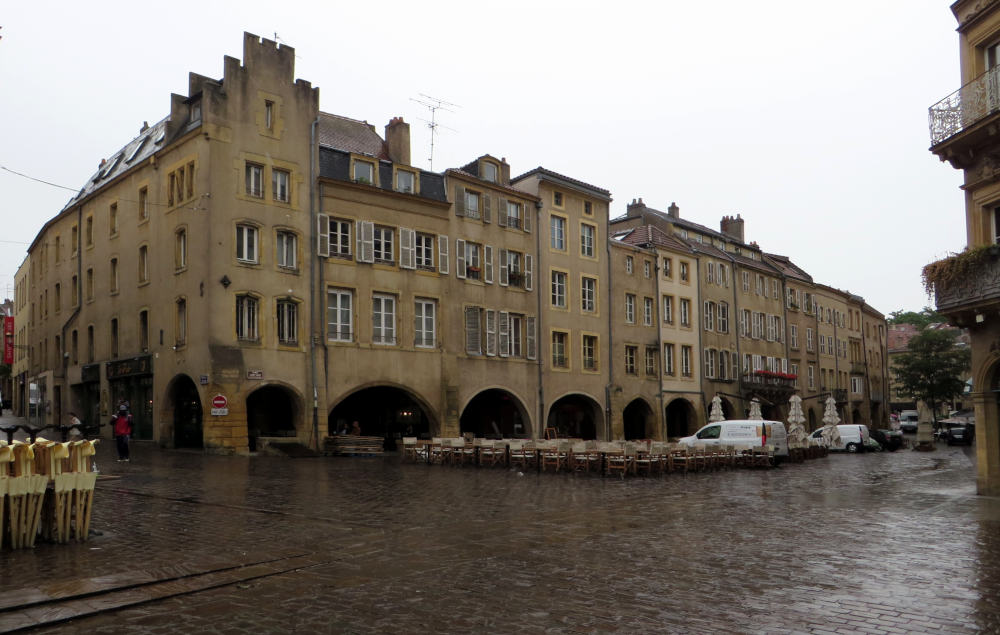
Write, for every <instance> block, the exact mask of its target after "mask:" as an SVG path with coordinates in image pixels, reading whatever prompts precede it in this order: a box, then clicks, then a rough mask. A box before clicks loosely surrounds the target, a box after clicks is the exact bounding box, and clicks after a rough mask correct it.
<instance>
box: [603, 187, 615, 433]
mask: <svg viewBox="0 0 1000 635" xmlns="http://www.w3.org/2000/svg"><path fill="white" fill-rule="evenodd" d="M610 215H611V203H608V216H610ZM604 250H605V251H606V252H607V255H608V257H607V258H606V260H607V261H608V281H607V284H605V285H604V286H605V287H607V288H606V289H605V290H604V291H605V293H606V294H607V297H608V308H607V312H608V356H607V358H606V359H607V360H608V361H607V364H608V385H607V386H605V387H604V440H605V441H611V390H612V387H613V386H614V385H615V358H614V354H615V336H614V332H615V330H614V326H613V324H612V319H611V314H612V313H614V309H613V308H612V307H614V304H613V302H614V299H613V297H612V293H611V286H612V285H611V275H612V273H611V269H612V267H611V227H610V225H608V232H607V234H606V235H605V237H604Z"/></svg>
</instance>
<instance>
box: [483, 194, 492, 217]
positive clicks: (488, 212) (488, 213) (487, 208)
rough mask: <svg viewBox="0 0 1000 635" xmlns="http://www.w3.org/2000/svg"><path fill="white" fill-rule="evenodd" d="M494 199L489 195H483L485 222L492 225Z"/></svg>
mask: <svg viewBox="0 0 1000 635" xmlns="http://www.w3.org/2000/svg"><path fill="white" fill-rule="evenodd" d="M492 201H493V197H492V196H490V195H489V194H483V222H484V223H492V222H493V208H492V205H493V202H492Z"/></svg>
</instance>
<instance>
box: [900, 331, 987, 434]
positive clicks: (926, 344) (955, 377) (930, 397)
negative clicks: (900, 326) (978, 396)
mask: <svg viewBox="0 0 1000 635" xmlns="http://www.w3.org/2000/svg"><path fill="white" fill-rule="evenodd" d="M957 335H958V332H957V331H954V330H946V331H923V332H921V333H918V334H917V335H915V336H913V339H911V340H910V343H909V344H908V345H907V348H908V349H909V352H908V353H903V354H901V355H897V356H896V358H895V359H894V360H893V362H892V372H894V373H895V374H896V381H897V382H898V384H899V392H900V394H901V395H903V396H906V397H910V398H912V399H916V400H919V401H923V402H924V403H925V404H927V405H928V406H930V408H931V411H932V412H933V414H934V424H935V426H936V425H937V406H938V404H940V403H941V402H942V401H949V400H951V399H954V398H955V397H958V396H959V395H961V394H962V391H963V390H965V380H963V379H962V378H961V376H962V374H963V373H967V372H969V370H970V369H971V368H972V351H971V350H969V348H968V347H965V348H959V347H956V346H955V338H956V336H957Z"/></svg>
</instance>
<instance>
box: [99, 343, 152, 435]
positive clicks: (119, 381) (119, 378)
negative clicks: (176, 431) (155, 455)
mask: <svg viewBox="0 0 1000 635" xmlns="http://www.w3.org/2000/svg"><path fill="white" fill-rule="evenodd" d="M105 376H106V377H107V379H108V390H109V391H110V393H111V399H110V400H109V406H108V407H109V411H110V412H109V416H110V414H111V413H112V412H117V410H118V404H120V403H122V402H123V401H124V402H125V403H126V404H128V406H129V412H130V413H131V414H132V420H133V423H134V426H135V427H134V429H133V437H134V438H135V439H138V440H141V441H152V440H153V358H152V356H151V355H143V356H142V357H133V358H131V359H119V360H117V361H114V362H107V363H106V365H105Z"/></svg>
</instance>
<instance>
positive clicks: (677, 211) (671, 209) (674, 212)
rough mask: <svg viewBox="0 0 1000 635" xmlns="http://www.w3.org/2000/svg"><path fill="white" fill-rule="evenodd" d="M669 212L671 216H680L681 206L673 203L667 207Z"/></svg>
mask: <svg viewBox="0 0 1000 635" xmlns="http://www.w3.org/2000/svg"><path fill="white" fill-rule="evenodd" d="M667 213H668V214H670V217H671V218H680V217H681V208H679V207H677V203H671V204H670V207H668V208H667Z"/></svg>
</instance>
